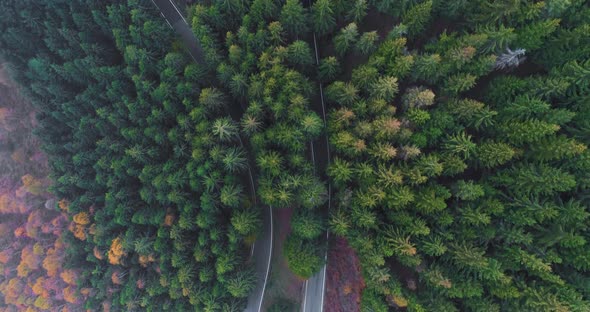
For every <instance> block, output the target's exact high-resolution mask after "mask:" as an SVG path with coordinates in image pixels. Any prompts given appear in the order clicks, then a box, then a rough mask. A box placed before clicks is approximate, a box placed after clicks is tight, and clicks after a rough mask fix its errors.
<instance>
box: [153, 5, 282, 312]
mask: <svg viewBox="0 0 590 312" xmlns="http://www.w3.org/2000/svg"><path fill="white" fill-rule="evenodd" d="M152 2H153V3H154V5H155V6H156V7H157V8H158V9H159V10H160V13H161V14H162V16H163V17H164V19H165V20H166V22H167V23H168V25H170V27H172V28H173V29H174V30H175V31H176V33H177V34H178V35H179V36H180V38H181V39H182V42H183V43H184V44H185V45H186V47H187V50H188V52H189V54H190V56H191V57H192V58H193V60H194V61H195V62H197V63H199V64H202V63H204V62H205V53H204V52H203V48H202V47H201V44H200V43H199V40H198V39H197V38H196V37H195V35H194V33H193V32H192V30H191V27H190V25H189V24H188V23H187V22H186V20H185V18H184V16H183V15H182V13H181V12H180V10H179V9H178V7H176V5H175V4H174V3H173V2H172V0H152ZM228 112H229V114H230V115H231V116H232V118H233V119H234V120H239V118H240V116H241V107H232V108H229V109H228ZM238 139H239V142H240V145H241V146H242V147H243V148H244V150H247V149H246V148H245V146H244V144H243V142H242V139H241V138H239V137H238ZM248 154H250V153H248ZM248 158H249V163H250V164H253V162H252V161H251V159H250V157H248ZM248 175H249V180H250V187H251V194H252V197H253V203H254V204H256V188H255V183H254V178H253V174H252V170H251V169H250V167H248ZM263 210H264V211H263V213H262V224H263V226H262V229H261V231H260V233H259V234H258V237H257V239H256V242H255V243H254V246H253V248H252V257H251V261H253V262H254V270H255V272H256V275H257V276H258V282H257V283H256V287H255V288H254V290H253V291H252V292H251V293H250V295H249V296H248V304H247V306H246V309H245V310H244V312H261V311H262V302H263V299H264V292H265V290H266V284H267V282H268V275H269V272H270V263H271V256H272V246H273V219H272V207H264V209H263Z"/></svg>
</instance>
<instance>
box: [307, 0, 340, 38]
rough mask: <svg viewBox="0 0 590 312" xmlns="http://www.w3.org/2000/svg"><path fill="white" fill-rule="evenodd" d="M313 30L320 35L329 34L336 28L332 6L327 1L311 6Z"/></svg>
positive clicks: (320, 1) (317, 2) (320, 0)
mask: <svg viewBox="0 0 590 312" xmlns="http://www.w3.org/2000/svg"><path fill="white" fill-rule="evenodd" d="M311 14H312V17H313V26H314V30H315V31H316V32H317V33H318V34H320V35H323V34H327V33H329V32H331V31H332V30H333V29H334V27H335V26H336V18H335V17H334V8H333V4H332V3H331V1H329V0H318V1H315V2H314V3H313V5H312V6H311Z"/></svg>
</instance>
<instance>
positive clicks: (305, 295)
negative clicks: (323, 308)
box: [303, 280, 309, 312]
mask: <svg viewBox="0 0 590 312" xmlns="http://www.w3.org/2000/svg"><path fill="white" fill-rule="evenodd" d="M308 281H309V280H305V291H304V292H303V312H305V306H306V304H307V284H308V283H307V282H308Z"/></svg>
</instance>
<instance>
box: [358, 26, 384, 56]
mask: <svg viewBox="0 0 590 312" xmlns="http://www.w3.org/2000/svg"><path fill="white" fill-rule="evenodd" d="M378 40H379V35H378V34H377V32H376V31H369V32H364V33H363V34H362V35H361V36H360V38H359V40H358V41H357V42H356V45H355V49H356V51H357V52H358V53H359V54H361V55H370V54H371V53H372V52H373V51H375V48H376V44H377V41H378Z"/></svg>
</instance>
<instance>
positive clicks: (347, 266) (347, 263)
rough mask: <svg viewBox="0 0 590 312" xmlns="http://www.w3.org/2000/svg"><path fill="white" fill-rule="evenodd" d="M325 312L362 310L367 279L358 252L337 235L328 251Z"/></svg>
mask: <svg viewBox="0 0 590 312" xmlns="http://www.w3.org/2000/svg"><path fill="white" fill-rule="evenodd" d="M328 263H330V265H329V266H328V268H327V270H328V272H327V275H328V277H327V280H326V300H325V303H324V311H325V312H351V311H360V300H361V293H362V291H363V289H364V288H365V281H364V279H363V276H362V274H361V265H360V261H359V259H358V256H357V255H356V252H355V251H354V250H353V249H352V247H350V245H349V244H348V242H347V241H346V239H344V238H342V237H336V238H334V239H332V241H331V242H330V250H329V251H328Z"/></svg>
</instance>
